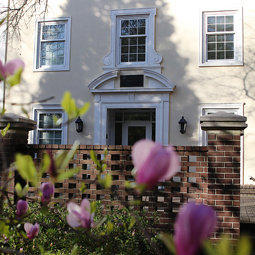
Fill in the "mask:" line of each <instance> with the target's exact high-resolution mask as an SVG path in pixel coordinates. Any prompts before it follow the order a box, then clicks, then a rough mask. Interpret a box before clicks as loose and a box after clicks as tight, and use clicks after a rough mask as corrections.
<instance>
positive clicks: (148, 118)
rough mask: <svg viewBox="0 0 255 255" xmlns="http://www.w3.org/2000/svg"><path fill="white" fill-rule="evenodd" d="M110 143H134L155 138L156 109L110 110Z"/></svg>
mask: <svg viewBox="0 0 255 255" xmlns="http://www.w3.org/2000/svg"><path fill="white" fill-rule="evenodd" d="M109 120H110V121H109V122H108V124H109V129H108V130H109V139H108V144H115V145H133V144H134V143H135V142H136V141H138V140H141V139H151V140H155V109H119V110H110V112H109Z"/></svg>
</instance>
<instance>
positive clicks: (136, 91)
mask: <svg viewBox="0 0 255 255" xmlns="http://www.w3.org/2000/svg"><path fill="white" fill-rule="evenodd" d="M88 87H89V89H90V92H91V93H93V94H94V95H95V101H94V107H95V116H94V144H98V145H99V144H101V145H103V144H116V141H117V138H116V132H117V130H116V128H117V126H116V125H115V126H114V123H115V124H116V123H125V126H126V125H127V122H128V121H130V122H129V123H130V130H131V129H132V128H131V125H133V126H134V125H135V126H138V124H135V122H136V123H145V122H142V120H143V119H144V117H142V119H141V121H139V120H138V119H137V118H138V117H137V116H138V115H137V114H136V119H135V120H133V121H132V117H131V118H129V119H128V120H126V121H125V120H124V119H123V120H122V122H121V121H120V120H116V119H114V116H113V115H114V114H115V115H116V112H117V113H118V115H119V116H120V113H124V111H125V112H129V113H130V114H131V115H132V112H133V113H134V112H135V113H138V112H140V113H141V114H144V112H145V111H148V112H150V114H151V119H150V120H148V121H147V124H148V125H147V124H146V125H147V126H148V127H151V129H152V132H154V135H153V134H152V137H154V139H155V141H156V142H159V143H162V144H163V145H167V144H168V142H169V113H170V104H169V100H170V96H169V94H170V93H172V92H173V91H174V89H175V85H174V83H173V82H172V81H170V80H169V79H167V77H165V76H164V75H162V74H161V73H158V72H156V71H153V70H149V69H141V70H137V69H136V70H113V71H110V72H106V73H104V74H102V75H100V76H99V77H97V78H96V79H95V80H94V81H92V82H91V83H90V84H89V86H88ZM130 114H129V116H131V115H130ZM141 116H142V115H141ZM144 116H145V115H144ZM133 117H134V114H133ZM123 118H125V116H124V117H123ZM150 122H151V124H150ZM131 123H133V124H131ZM123 125H124V124H123ZM123 125H122V126H123ZM146 125H145V126H146ZM147 126H146V127H147ZM118 127H120V125H119V126H118ZM128 128H129V127H128ZM153 130H154V131H153ZM124 131H125V128H124V126H123V132H121V131H120V130H119V132H118V133H119V134H120V135H122V136H125V135H126V134H125V133H124ZM146 132H147V131H146ZM147 137H148V136H146V138H147ZM149 138H150V136H149ZM124 140H125V139H124V137H123V141H124Z"/></svg>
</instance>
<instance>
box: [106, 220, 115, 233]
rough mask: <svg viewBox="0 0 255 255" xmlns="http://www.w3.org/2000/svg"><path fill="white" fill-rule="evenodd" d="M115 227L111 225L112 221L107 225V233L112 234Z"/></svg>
mask: <svg viewBox="0 0 255 255" xmlns="http://www.w3.org/2000/svg"><path fill="white" fill-rule="evenodd" d="M113 226H114V225H113V223H111V222H110V221H108V222H107V224H106V232H107V233H108V234H109V233H111V232H112V230H113Z"/></svg>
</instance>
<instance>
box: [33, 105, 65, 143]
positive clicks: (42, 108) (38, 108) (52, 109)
mask: <svg viewBox="0 0 255 255" xmlns="http://www.w3.org/2000/svg"><path fill="white" fill-rule="evenodd" d="M40 113H61V114H62V125H61V131H62V135H61V144H67V126H68V125H67V120H68V116H67V114H66V113H65V112H64V111H63V109H62V107H61V106H60V105H55V104H49V105H35V106H33V107H32V119H33V120H35V121H36V122H37V128H36V130H34V131H33V132H32V133H31V136H30V143H32V144H39V128H38V126H39V121H38V118H39V114H40Z"/></svg>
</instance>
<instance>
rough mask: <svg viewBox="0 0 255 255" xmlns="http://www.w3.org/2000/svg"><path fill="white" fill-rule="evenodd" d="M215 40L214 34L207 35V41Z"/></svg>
mask: <svg viewBox="0 0 255 255" xmlns="http://www.w3.org/2000/svg"><path fill="white" fill-rule="evenodd" d="M215 41H216V37H215V35H208V42H215Z"/></svg>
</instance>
